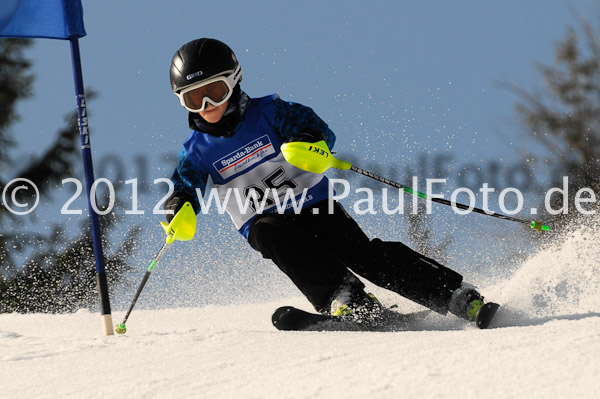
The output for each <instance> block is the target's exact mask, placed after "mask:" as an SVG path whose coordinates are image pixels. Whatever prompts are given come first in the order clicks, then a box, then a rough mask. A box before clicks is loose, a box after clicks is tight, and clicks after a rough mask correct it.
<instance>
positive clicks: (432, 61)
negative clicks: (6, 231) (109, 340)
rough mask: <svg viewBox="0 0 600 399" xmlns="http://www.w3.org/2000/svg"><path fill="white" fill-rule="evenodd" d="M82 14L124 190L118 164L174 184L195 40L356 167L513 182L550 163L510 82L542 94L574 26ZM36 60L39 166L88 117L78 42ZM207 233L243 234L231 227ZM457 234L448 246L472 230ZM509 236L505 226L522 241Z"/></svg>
mask: <svg viewBox="0 0 600 399" xmlns="http://www.w3.org/2000/svg"><path fill="white" fill-rule="evenodd" d="M141 4H143V6H141ZM571 5H572V6H574V8H575V9H577V10H578V11H579V12H580V13H581V14H583V15H590V14H593V13H594V12H595V13H597V12H598V7H597V6H594V5H593V2H592V1H578V2H572V3H571ZM83 7H84V21H85V26H86V30H87V33H88V36H86V37H84V38H82V39H81V40H80V46H81V53H82V63H83V73H84V82H85V85H86V87H90V88H93V89H95V90H97V91H98V92H99V94H100V96H99V98H98V99H96V100H94V101H92V102H91V103H90V105H89V111H90V114H91V115H90V122H89V124H90V131H91V140H92V148H93V150H94V155H93V156H94V161H95V168H96V171H97V172H98V174H97V177H108V178H114V177H115V176H116V174H117V172H118V170H117V169H118V167H117V166H116V165H118V164H121V165H125V168H124V169H123V175H122V177H123V178H124V179H131V178H135V177H139V176H140V175H142V174H143V175H145V176H146V178H147V179H148V180H150V181H151V180H153V179H156V178H159V177H168V176H170V174H171V171H172V168H173V166H174V161H173V160H170V161H168V160H165V157H167V156H172V155H174V154H176V153H177V151H179V148H180V145H181V143H182V142H183V140H184V139H185V137H186V136H187V135H188V134H189V130H188V128H187V122H186V111H185V110H184V109H183V108H182V107H181V106H180V105H179V102H178V100H177V98H176V97H175V96H174V95H173V94H172V93H171V91H170V87H169V82H168V70H169V64H170V60H171V57H172V55H173V53H174V52H175V50H177V49H178V48H179V47H180V46H181V45H182V44H184V43H185V42H187V41H189V40H192V39H195V38H198V37H214V38H218V39H220V40H223V41H225V42H226V43H228V44H229V45H230V46H231V47H232V48H233V49H234V51H235V52H236V54H237V56H238V58H239V60H240V62H241V64H242V71H243V82H242V88H243V89H244V90H245V91H246V92H248V93H249V94H250V96H255V97H258V96H263V95H267V94H271V93H275V92H276V93H279V94H280V95H281V97H282V98H284V99H288V100H291V101H297V102H300V103H303V104H305V105H309V106H311V107H312V108H313V109H315V111H317V113H318V114H319V115H320V116H321V117H322V118H323V119H324V120H325V121H326V122H327V123H328V124H329V125H330V127H331V128H332V129H333V130H334V132H336V133H337V135H338V140H337V145H336V150H337V151H338V153H339V154H340V155H343V156H344V157H350V158H352V159H353V160H354V161H356V162H357V164H359V166H361V165H362V166H365V167H368V168H375V169H376V170H377V171H379V172H381V173H391V171H398V176H401V175H402V173H404V172H405V171H406V170H407V168H410V167H413V168H414V167H415V165H423V164H426V165H427V168H430V169H428V170H429V172H430V171H431V170H432V169H431V168H432V162H433V159H434V158H435V157H436V156H437V157H438V159H446V160H447V161H446V162H445V163H443V165H442V171H443V172H445V173H447V175H448V178H449V179H450V180H451V183H452V184H457V182H458V180H457V177H456V176H457V173H460V170H461V168H463V166H464V165H471V166H473V165H474V166H475V167H477V166H479V167H481V168H482V170H483V172H482V173H483V175H484V177H485V178H489V177H490V176H488V175H487V173H490V172H489V171H490V168H488V167H487V166H489V163H490V162H491V161H494V162H497V163H498V165H500V166H499V167H500V168H504V170H507V169H508V168H509V166H512V165H518V163H519V162H520V161H521V159H522V156H523V154H524V151H526V150H531V151H535V150H537V147H535V143H534V142H532V141H530V140H529V139H527V138H526V135H525V132H524V130H523V128H522V127H521V126H520V125H519V124H518V123H517V121H516V114H515V112H514V103H515V101H516V100H517V98H516V97H515V95H514V94H512V93H511V92H510V91H508V90H507V89H506V88H503V87H502V85H501V83H511V84H517V85H520V86H522V87H525V88H533V87H535V86H536V85H540V84H541V80H540V77H539V75H538V74H537V72H536V70H535V67H534V64H535V63H536V62H542V63H551V62H552V59H553V51H554V43H555V42H556V41H557V40H559V39H562V38H564V36H565V34H566V31H567V26H568V25H569V24H573V23H575V22H576V21H575V18H574V17H573V14H572V13H571V11H570V8H569V7H570V5H569V3H567V2H565V1H545V2H543V3H542V2H523V1H514V0H508V1H503V2H491V1H486V2H481V1H459V2H448V1H419V2H417V1H404V2H399V1H377V2H364V1H345V2H317V1H302V2H288V1H253V2H230V1H220V2H197V1H189V0H181V1H176V2H166V1H160V2H159V1H146V2H143V3H140V2H123V1H116V0H105V1H101V2H99V1H89V0H83ZM28 56H29V57H31V58H32V59H33V62H34V69H33V71H34V73H35V74H36V76H37V79H36V83H35V89H34V91H35V93H34V96H33V97H32V98H31V99H29V100H27V101H25V102H23V103H22V104H21V105H20V107H19V109H18V110H19V112H20V114H21V121H20V122H19V123H18V124H17V125H15V126H14V131H15V132H16V135H17V139H18V147H17V148H16V152H15V153H16V155H17V156H19V155H25V154H31V153H32V154H38V153H40V152H41V151H42V148H43V147H44V146H45V145H46V144H48V143H49V142H50V141H51V140H52V138H53V134H54V133H55V131H56V130H57V128H58V127H59V126H61V125H62V123H63V122H62V121H63V115H64V114H65V113H66V112H68V111H70V110H72V109H74V107H75V100H74V91H73V81H72V72H71V61H70V51H69V46H68V43H67V42H62V41H53V40H42V39H40V40H37V41H36V44H35V46H34V48H33V49H32V50H31V51H29V52H28ZM108 155H110V156H112V157H113V163H112V164H111V163H109V162H108V161H107V160H108V158H107V156H108ZM444 157H445V158H444ZM136 159H137V161H136ZM140 159H143V160H145V161H146V165H147V166H146V167H140V162H141V161H140ZM115 160H116V161H115ZM142 169H143V170H142ZM429 172H427V171H426V172H425V173H429ZM538 173H540V174H543V173H547V171H545V170H544V168H543V167H541V168H539V169H538ZM452 179H453V180H452ZM499 183H501V184H502V183H503V181H502V180H501V179H500V180H499ZM449 188H450V189H453V187H449ZM500 188H501V187H500ZM162 190H163V187H162V186H161V187H155V188H154V190H153V192H152V194H150V195H148V196H147V197H146V198H147V199H146V202H145V203H142V204H141V207H142V208H143V209H146V210H147V213H148V212H149V211H150V210H151V208H152V206H153V205H154V203H155V202H156V200H157V199H158V198H159V197H160V194H161V193H162ZM79 203H80V205H79V206H80V207H83V206H84V205H83V204H84V199H83V198H82V199H81V201H80V202H79ZM75 204H77V203H75ZM478 205H481V204H478ZM528 205H531V204H528ZM61 206H62V204H57V205H56V207H57V209H59V208H60V207H61ZM444 215H446V214H444ZM443 217H444V218H446V217H447V215H446V216H443ZM143 218H145V219H146V220H148V221H149V222H155V220H156V218H158V217H152V216H149V215H146V216H144V217H143ZM462 218H463V219H461V220H464V217H462ZM468 218H478V219H475V227H474V228H472V229H471V230H470V231H471V232H472V233H473V234H481V231H478V228H479V229H482V230H483V231H484V232H485V231H486V226H487V225H486V224H485V223H484V222H482V221H481V220H482V219H481V218H483V217H480V216H474V215H471V216H468ZM359 219H361V220H364V219H363V218H359ZM451 219H452V218H451ZM210 220H218V222H215V223H217V224H218V225H219V226H221V225H222V227H219V230H220V232H221V233H222V234H223V235H228V236H231V235H233V226H229V225H228V220H227V219H226V217H223V216H221V217H220V219H210ZM400 220H401V219H400ZM364 221H365V223H366V226H367V227H366V229H367V230H369V232H370V233H372V234H379V235H384V236H386V235H387V236H389V237H391V238H394V237H395V235H394V234H396V233H393V234H392V233H390V229H389V228H388V227H386V226H389V225H390V224H391V225H393V226H394V227H395V228H399V229H400V230H402V226H401V222H398V221H394V222H391V223H390V224H386V223H387V222H385V221H384V220H379V221H378V222H377V223H372V224H369V222H367V221H366V220H364ZM444 223H445V222H444ZM448 223H450V227H447V229H448V231H449V233H455V232H456V231H457V230H460V229H462V227H460V226H463V224H462V223H463V222H462V221H456V220H454V219H452V220H451V221H450V222H448ZM453 223H454V224H453ZM494 223H499V224H502V223H507V222H503V221H498V222H494ZM382 226H383V227H382ZM511 228H512V227H507V226H506V225H502V227H500V229H508V230H507V231H508V232H510V233H514V232H515V231H517V232H519V234H522V233H520V230H511ZM495 229H496V228H495V227H494V228H492V230H495ZM517 229H518V228H517ZM399 234H400V236H402V234H404V233H402V232H400V233H399ZM494 237H495V236H494V235H493V234H492V233H489V234H488V235H487V236H486V235H485V234H483V237H482V239H485V238H487V239H488V240H494V239H495V238H494ZM235 240H236V241H234V242H235V245H238V244H239V243H238V241H237V240H238V238H237V237H236V238H235ZM468 241H469V240H468V239H466V240H465V242H462V243H461V242H458V243H457V244H456V247H457V248H456V249H455V250H454V252H453V254H454V264H453V265H451V266H454V267H458V268H461V267H466V266H465V265H464V264H461V262H462V261H461V260H460V259H464V258H465V256H466V255H465V253H466V252H469V253H471V258H477V257H478V256H479V255H478V254H477V249H476V248H471V249H466V250H464V248H469V247H468V245H469V243H468ZM186 245H187V244H186ZM239 245H241V244H239ZM471 245H472V244H471ZM152 248H153V247H152ZM152 248H151V249H150V250H146V251H143V255H141V256H142V258H143V256H145V257H146V258H147V257H148V253H151V252H152ZM240 248H241V247H240ZM467 258H468V256H467Z"/></svg>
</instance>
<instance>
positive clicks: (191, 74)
mask: <svg viewBox="0 0 600 399" xmlns="http://www.w3.org/2000/svg"><path fill="white" fill-rule="evenodd" d="M196 76H202V71H198V72H194V73H190V74H189V75H188V76H186V77H185V78H186V79H187V80H190V79H194V78H195V77H196Z"/></svg>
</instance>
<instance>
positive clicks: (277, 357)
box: [0, 229, 600, 399]
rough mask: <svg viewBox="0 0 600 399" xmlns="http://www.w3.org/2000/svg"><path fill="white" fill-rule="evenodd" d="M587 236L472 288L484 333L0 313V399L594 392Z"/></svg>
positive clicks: (171, 314)
mask: <svg viewBox="0 0 600 399" xmlns="http://www.w3.org/2000/svg"><path fill="white" fill-rule="evenodd" d="M594 237H595V234H594V233H593V232H592V231H587V230H586V229H582V230H579V231H576V232H574V233H572V234H570V235H569V236H568V237H566V238H565V239H564V240H563V242H562V244H560V245H557V246H555V247H553V249H548V250H544V251H542V252H540V253H539V254H537V255H536V256H534V257H533V258H531V259H529V260H528V261H527V262H525V263H524V264H523V265H522V266H521V267H520V268H519V269H518V270H517V271H516V273H515V274H514V275H513V276H511V277H510V278H509V279H507V280H506V281H502V282H499V283H497V284H495V285H493V286H487V287H481V291H482V292H483V293H484V294H485V295H486V296H487V298H489V299H493V300H495V301H497V302H500V303H501V304H502V305H503V308H502V309H501V313H499V314H498V317H497V319H496V320H495V324H493V327H495V328H492V329H489V330H478V329H476V328H475V327H473V326H471V325H467V324H465V323H463V322H462V321H460V320H458V319H456V318H454V317H452V316H447V317H444V316H440V315H437V314H432V315H430V316H427V317H426V318H425V319H424V320H422V321H420V322H418V323H415V324H413V325H411V326H408V327H407V330H406V331H401V332H381V333H373V332H281V331H277V330H275V329H274V328H273V327H272V326H271V322H270V317H271V313H272V312H273V310H274V309H275V308H277V307H278V306H281V305H287V304H291V305H295V306H298V307H302V308H304V309H310V307H309V306H308V303H307V302H306V301H305V300H303V299H301V298H291V299H282V300H279V301H277V302H276V303H265V304H255V305H244V306H242V305H230V306H206V307H202V308H181V309H167V310H143V309H137V310H134V312H133V313H132V315H131V317H130V319H129V322H128V332H127V333H126V334H125V335H123V336H109V337H105V336H102V335H101V334H100V330H101V328H100V320H99V316H98V315H97V314H93V313H90V312H88V311H79V312H77V313H74V314H67V315H44V314H32V315H19V314H4V315H0V397H1V398H13V397H19V398H88V397H90V398H95V397H112V398H119V397H123V398H361V399H364V398H419V399H424V398H478V399H479V398H600V258H599V256H598V253H599V252H600V251H599V250H600V243H599V240H597V239H592V238H594ZM377 294H378V295H379V296H380V297H381V299H382V301H383V302H388V303H392V302H398V300H399V299H398V297H397V296H394V295H393V294H391V293H387V292H377ZM399 304H400V309H401V310H406V311H409V310H414V309H417V308H415V307H414V305H411V304H409V303H407V302H402V301H401V302H400V303H399ZM113 316H114V321H115V323H116V322H117V321H120V318H121V317H123V313H122V312H117V313H115V314H114V315H113Z"/></svg>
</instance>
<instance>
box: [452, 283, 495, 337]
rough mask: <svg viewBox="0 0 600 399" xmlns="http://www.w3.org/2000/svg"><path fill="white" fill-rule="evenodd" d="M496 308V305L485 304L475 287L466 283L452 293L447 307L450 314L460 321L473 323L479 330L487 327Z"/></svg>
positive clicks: (491, 303)
mask: <svg viewBox="0 0 600 399" xmlns="http://www.w3.org/2000/svg"><path fill="white" fill-rule="evenodd" d="M498 308H499V305H498V304H497V303H493V302H489V303H485V302H484V300H483V296H482V295H481V294H480V293H479V292H477V290H476V289H475V286H473V285H471V284H468V283H462V284H461V285H460V287H459V288H458V289H456V290H455V291H454V292H453V293H452V297H451V298H450V303H449V305H448V309H449V310H450V313H452V314H454V315H455V316H458V317H460V318H461V319H465V320H469V321H474V322H475V324H476V325H477V327H479V328H487V327H488V325H489V324H490V322H491V321H492V319H493V317H494V315H495V314H496V311H497V310H498Z"/></svg>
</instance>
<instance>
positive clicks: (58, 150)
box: [0, 39, 140, 313]
mask: <svg viewBox="0 0 600 399" xmlns="http://www.w3.org/2000/svg"><path fill="white" fill-rule="evenodd" d="M31 43H32V42H31V41H30V40H23V39H0V176H2V177H5V176H6V175H8V177H5V179H2V178H0V192H2V191H3V190H4V188H5V186H6V184H7V182H9V181H11V180H12V179H14V178H16V177H20V178H26V179H29V180H31V181H32V182H33V183H34V184H35V185H36V187H38V189H39V192H40V196H41V197H42V198H44V199H46V200H50V197H51V192H52V191H54V190H55V188H56V186H57V185H58V184H60V183H61V182H62V180H63V179H64V178H66V177H73V176H75V175H76V167H75V165H77V162H80V161H81V155H80V151H79V145H78V143H79V130H78V125H77V113H76V111H73V112H71V113H69V115H68V116H67V117H66V120H65V122H66V125H65V126H64V127H63V128H61V129H60V130H59V131H58V132H57V134H56V138H55V140H54V142H53V143H52V144H51V145H50V146H49V147H48V148H46V149H45V150H44V152H43V153H42V154H41V156H39V157H36V158H34V159H32V160H31V161H29V163H25V162H24V160H23V159H21V160H19V162H16V161H13V160H12V159H11V157H10V154H11V152H10V151H11V148H12V147H14V144H15V141H14V139H13V134H12V131H11V126H12V125H13V124H14V123H15V122H16V121H17V120H18V116H17V113H16V110H15V108H16V105H17V103H18V101H19V100H22V99H24V98H26V97H28V96H30V95H31V91H32V88H31V87H32V83H33V76H32V75H31V74H30V71H29V69H30V66H31V62H30V61H29V60H27V59H26V58H25V57H24V55H23V52H24V50H26V49H27V48H28V47H29V46H30V45H31ZM93 97H94V93H93V92H91V91H89V90H88V99H90V98H93ZM15 171H16V172H15ZM26 193H31V192H30V191H25V190H21V191H17V192H16V197H17V199H18V200H19V201H20V202H28V201H31V200H32V199H31V198H29V199H28V198H25V197H26V196H27V195H30V194H26ZM7 195H8V196H10V195H11V193H10V192H9V193H7ZM120 220H121V217H120V216H118V215H116V214H114V213H113V214H109V215H107V216H102V217H100V223H101V226H102V231H103V233H104V236H103V244H104V247H105V248H106V249H108V250H107V251H106V253H107V256H106V259H105V263H106V269H107V277H108V280H109V284H110V285H114V284H116V283H117V282H118V281H119V280H120V279H121V278H122V277H123V275H124V273H125V272H127V271H128V270H129V264H128V263H127V259H128V258H129V256H130V255H131V253H132V252H133V246H134V243H135V241H136V239H137V237H138V235H139V232H140V228H139V227H137V226H136V227H132V228H130V229H129V231H128V232H127V233H126V234H125V237H124V239H123V240H121V241H120V244H119V245H111V243H110V242H109V240H107V239H106V237H107V234H108V233H110V231H111V229H114V228H115V226H116V225H117V224H118V222H119V221H120ZM0 222H1V225H0V313H3V312H15V311H16V312H65V311H74V310H77V309H78V308H81V307H87V308H91V307H95V306H96V305H97V301H98V299H97V294H96V276H95V267H94V263H95V261H94V254H93V247H92V240H91V232H90V226H89V222H88V221H86V222H85V223H82V225H81V226H79V228H78V229H77V230H76V231H80V232H81V233H80V235H79V236H78V237H75V238H72V237H67V235H66V231H67V226H66V225H60V224H58V223H54V224H53V225H51V226H47V225H46V226H41V224H42V223H41V222H37V221H36V219H35V213H32V214H29V215H28V216H23V215H21V216H17V215H14V214H13V213H11V212H10V211H9V210H8V209H7V208H6V207H4V205H2V206H1V207H0ZM44 230H45V231H50V232H49V233H42V232H39V231H44ZM71 230H73V229H71Z"/></svg>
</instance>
